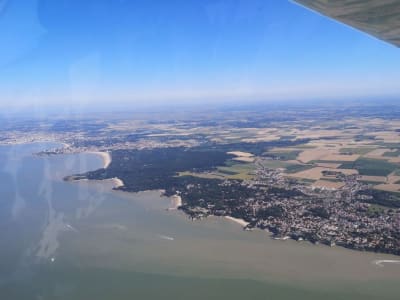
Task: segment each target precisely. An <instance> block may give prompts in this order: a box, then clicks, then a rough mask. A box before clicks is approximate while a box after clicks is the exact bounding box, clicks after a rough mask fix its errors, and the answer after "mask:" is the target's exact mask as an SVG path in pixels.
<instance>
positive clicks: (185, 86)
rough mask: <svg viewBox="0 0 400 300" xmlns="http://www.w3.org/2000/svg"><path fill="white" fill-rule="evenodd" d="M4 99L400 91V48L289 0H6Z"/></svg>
mask: <svg viewBox="0 0 400 300" xmlns="http://www.w3.org/2000/svg"><path fill="white" fill-rule="evenodd" d="M0 45H1V47H0V96H1V98H0V106H1V107H7V106H13V107H24V106H30V105H36V106H43V105H54V106H57V105H66V104H67V103H68V104H72V105H92V104H98V105H100V104H101V105H103V104H106V103H125V104H132V105H142V104H143V103H145V104H157V105H158V104H169V103H175V102H184V103H190V102H203V101H204V102H221V101H241V102H243V101H253V100H254V101H256V100H257V101H274V100H293V101H303V100H306V99H332V98H338V99H343V98H363V97H371V96H374V97H388V96H400V84H398V82H399V79H400V50H399V49H397V48H395V47H394V46H391V45H389V44H386V43H385V42H382V41H379V40H377V39H375V38H373V37H370V36H368V35H366V34H364V33H361V32H359V31H356V30H354V29H352V28H349V27H347V26H345V25H342V24H339V23H337V22H335V21H332V20H330V19H327V18H325V17H323V16H320V15H318V14H316V13H314V12H311V11H309V10H307V9H305V8H303V7H300V6H298V5H296V4H293V3H291V2H290V1H286V0H202V1H199V0H169V1H165V0H158V1H155V0H141V1H135V0H126V1H124V0H69V1H68V0H57V1H54V0H0Z"/></svg>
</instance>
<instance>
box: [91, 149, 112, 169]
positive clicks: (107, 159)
mask: <svg viewBox="0 0 400 300" xmlns="http://www.w3.org/2000/svg"><path fill="white" fill-rule="evenodd" d="M88 153H92V154H96V155H99V156H101V158H102V159H103V168H104V169H105V168H107V167H108V166H109V165H110V163H111V154H110V153H109V152H101V151H90V152H88Z"/></svg>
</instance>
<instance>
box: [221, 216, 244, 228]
mask: <svg viewBox="0 0 400 300" xmlns="http://www.w3.org/2000/svg"><path fill="white" fill-rule="evenodd" d="M225 219H227V220H230V221H232V222H235V223H237V224H239V225H241V226H243V227H246V226H247V225H248V224H249V223H248V222H246V221H245V220H242V219H238V218H234V217H230V216H225Z"/></svg>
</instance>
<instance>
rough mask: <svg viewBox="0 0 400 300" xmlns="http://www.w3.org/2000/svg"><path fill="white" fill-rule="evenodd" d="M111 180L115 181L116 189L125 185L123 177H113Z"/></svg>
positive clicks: (114, 186)
mask: <svg viewBox="0 0 400 300" xmlns="http://www.w3.org/2000/svg"><path fill="white" fill-rule="evenodd" d="M110 180H111V182H112V183H113V188H114V189H115V188H119V187H121V186H124V182H123V181H122V180H121V179H119V178H118V177H114V178H111V179H110Z"/></svg>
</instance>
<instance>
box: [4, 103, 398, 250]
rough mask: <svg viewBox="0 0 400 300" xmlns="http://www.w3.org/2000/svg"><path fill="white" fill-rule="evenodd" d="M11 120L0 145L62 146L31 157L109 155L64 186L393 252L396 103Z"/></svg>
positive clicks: (286, 234) (279, 233)
mask: <svg viewBox="0 0 400 300" xmlns="http://www.w3.org/2000/svg"><path fill="white" fill-rule="evenodd" d="M107 116H108V117H107V118H106V117H104V115H98V116H91V117H90V118H73V119H62V118H53V119H50V120H40V119H37V120H30V121H27V120H23V121H20V122H13V123H12V124H8V125H7V124H6V126H4V127H3V129H2V135H1V136H2V138H1V143H3V144H13V143H26V142H34V141H49V140H51V141H58V142H63V143H64V146H63V147H60V148H55V149H48V150H47V151H43V152H41V153H38V155H57V154H65V153H78V152H99V151H100V152H104V154H103V156H104V155H106V157H107V158H108V157H110V158H111V162H109V161H108V162H107V163H106V164H105V166H104V168H101V169H98V170H95V171H90V172H87V173H83V174H71V176H67V177H66V178H65V179H66V180H80V179H93V180H104V179H114V180H118V184H116V185H115V189H118V190H122V191H127V192H139V191H145V190H163V192H164V194H165V195H167V196H174V195H175V196H177V197H179V199H181V201H182V203H180V204H181V205H179V209H180V210H181V211H183V212H185V213H186V214H187V215H188V216H189V217H190V218H192V219H200V218H206V217H208V216H210V215H214V216H225V217H230V218H234V220H242V221H241V222H242V224H243V225H245V224H247V225H245V227H244V229H246V230H253V229H262V230H267V231H269V232H271V233H272V236H273V238H275V239H283V240H284V239H294V240H297V241H302V240H306V241H310V242H312V243H323V244H326V245H329V246H342V247H346V248H351V249H356V250H365V251H374V252H381V253H390V254H396V255H400V226H399V224H400V106H398V105H396V104H393V105H390V106H385V107H382V106H381V105H379V103H377V104H376V105H373V104H368V105H362V104H359V103H356V104H355V103H353V104H350V105H345V104H340V105H339V104H338V105H314V106H300V105H297V106H294V105H293V106H272V107H266V106H264V107H260V108H257V107H251V108H249V107H246V108H236V109H230V110H218V109H216V110H208V111H202V110H191V111H187V112H179V113H177V112H168V111H165V112H162V113H161V112H160V113H154V112H153V113H143V112H141V113H132V114H130V115H128V114H111V113H109V114H107Z"/></svg>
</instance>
